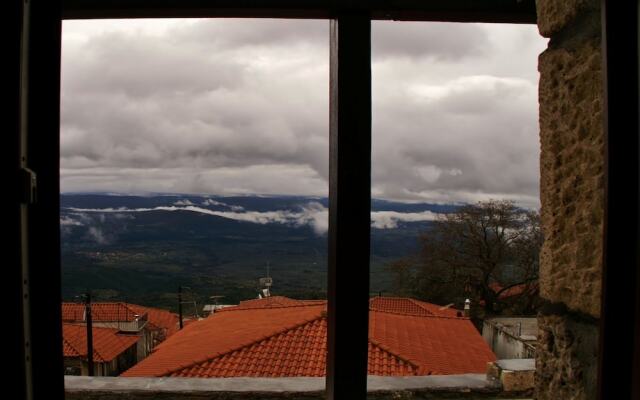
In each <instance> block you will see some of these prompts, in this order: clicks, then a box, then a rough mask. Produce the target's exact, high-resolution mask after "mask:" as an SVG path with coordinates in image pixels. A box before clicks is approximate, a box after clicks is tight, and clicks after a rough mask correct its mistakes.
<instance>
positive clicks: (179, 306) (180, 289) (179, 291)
mask: <svg viewBox="0 0 640 400" xmlns="http://www.w3.org/2000/svg"><path fill="white" fill-rule="evenodd" d="M178 315H179V316H180V329H182V286H178Z"/></svg>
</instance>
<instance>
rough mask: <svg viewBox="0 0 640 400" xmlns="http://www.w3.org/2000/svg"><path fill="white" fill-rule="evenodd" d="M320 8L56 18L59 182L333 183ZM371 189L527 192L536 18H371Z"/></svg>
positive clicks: (190, 189)
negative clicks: (59, 30) (210, 16)
mask: <svg viewBox="0 0 640 400" xmlns="http://www.w3.org/2000/svg"><path fill="white" fill-rule="evenodd" d="M328 25H329V24H328V22H327V21H289V20H129V21H115V20H111V21H65V22H64V27H63V29H64V31H63V32H64V33H63V53H62V62H63V65H62V126H61V132H62V133H61V151H62V153H61V154H62V159H61V165H62V170H61V176H62V178H61V179H62V181H61V185H62V190H63V191H64V192H77V191H106V192H125V193H147V192H172V193H206V194H217V195H231V194H253V193H258V194H296V195H314V196H326V195H327V192H328V183H327V176H328V142H329V138H328V120H329V115H328V113H329V108H328V102H329V99H328V92H329V89H328V85H329V62H328V61H329V26H328ZM372 44H373V57H372V66H373V83H372V84H373V178H372V193H373V195H374V196H375V197H378V198H384V199H391V200H402V201H426V202H438V203H442V202H474V201H477V200H482V199H487V198H508V199H513V200H515V201H517V202H518V203H520V204H522V205H525V206H529V207H537V206H538V205H539V201H538V190H539V189H538V186H539V185H538V180H539V167H538V158H539V141H538V124H537V112H538V107H537V82H538V73H537V70H536V65H537V56H538V54H539V53H540V52H541V51H542V50H543V49H544V48H545V46H546V41H545V40H544V39H542V38H541V37H540V36H539V35H538V33H537V29H536V27H535V26H519V25H483V24H444V23H414V22H411V23H409V22H404V23H399V22H374V23H373V27H372Z"/></svg>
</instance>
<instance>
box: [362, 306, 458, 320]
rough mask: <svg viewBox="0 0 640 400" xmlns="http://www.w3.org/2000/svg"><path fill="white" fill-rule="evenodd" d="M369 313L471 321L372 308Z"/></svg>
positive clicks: (445, 316)
mask: <svg viewBox="0 0 640 400" xmlns="http://www.w3.org/2000/svg"><path fill="white" fill-rule="evenodd" d="M369 311H370V312H379V313H384V314H394V315H404V316H405V317H419V318H441V319H455V320H468V319H470V318H469V317H454V316H447V315H436V314H429V315H423V314H412V313H407V312H400V311H388V310H378V309H372V308H370V309H369Z"/></svg>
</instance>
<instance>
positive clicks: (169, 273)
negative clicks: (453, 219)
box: [60, 193, 455, 312]
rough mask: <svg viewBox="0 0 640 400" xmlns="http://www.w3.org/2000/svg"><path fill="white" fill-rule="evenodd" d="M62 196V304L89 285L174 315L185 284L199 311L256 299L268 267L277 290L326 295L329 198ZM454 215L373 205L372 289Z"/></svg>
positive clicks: (109, 296)
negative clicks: (436, 222) (442, 217)
mask: <svg viewBox="0 0 640 400" xmlns="http://www.w3.org/2000/svg"><path fill="white" fill-rule="evenodd" d="M60 200H61V210H60V211H61V216H60V225H61V234H62V272H63V293H62V294H63V297H64V298H65V299H72V298H73V296H75V295H77V294H79V293H81V292H84V291H86V290H88V289H89V290H92V292H93V293H94V296H95V297H97V298H98V299H101V300H116V299H117V300H127V301H130V302H135V303H140V304H143V305H153V306H160V307H162V306H164V307H167V308H173V309H175V308H176V305H177V303H176V294H175V293H176V291H177V287H178V285H183V286H188V287H190V289H189V290H187V292H188V293H190V294H188V295H187V297H188V296H190V295H191V296H193V300H195V301H196V302H197V304H198V305H202V304H203V303H205V302H207V301H208V297H209V296H211V295H224V296H225V298H224V299H222V300H221V302H222V303H237V302H238V301H239V300H244V299H248V298H253V297H255V296H256V295H257V290H256V289H257V288H256V286H257V279H258V278H260V277H262V276H264V275H265V274H266V273H267V266H268V268H269V273H270V275H271V276H272V277H273V280H274V284H273V292H274V293H276V294H281V295H286V296H290V297H294V298H296V297H297V298H323V297H325V296H326V270H327V237H326V229H327V216H328V214H327V212H328V210H327V206H328V201H327V199H326V198H316V197H301V196H235V197H219V196H204V195H202V196H198V195H180V194H154V195H147V196H130V195H120V194H96V193H87V194H63V195H61V198H60ZM453 209H455V207H454V206H447V205H435V204H426V203H419V204H407V203H399V202H391V201H384V200H373V202H372V230H371V232H372V237H371V243H372V276H371V291H372V292H378V291H388V290H389V285H390V277H389V274H388V273H387V271H386V270H385V268H384V265H385V264H386V263H388V262H389V261H392V260H394V259H397V258H400V257H403V256H406V255H408V254H411V253H413V252H415V251H416V250H417V248H418V243H417V237H418V235H419V232H420V231H423V230H425V229H428V227H429V224H430V220H432V219H433V218H434V217H435V216H436V215H437V213H442V212H449V211H451V210H453ZM352 267H353V268H357V266H352ZM185 308H186V310H187V312H190V310H189V306H185Z"/></svg>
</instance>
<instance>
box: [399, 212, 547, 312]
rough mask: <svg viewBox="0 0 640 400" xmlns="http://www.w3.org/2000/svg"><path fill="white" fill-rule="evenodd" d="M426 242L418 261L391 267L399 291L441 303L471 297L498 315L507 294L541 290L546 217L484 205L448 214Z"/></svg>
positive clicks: (426, 236) (423, 239) (425, 237)
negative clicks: (541, 257)
mask: <svg viewBox="0 0 640 400" xmlns="http://www.w3.org/2000/svg"><path fill="white" fill-rule="evenodd" d="M420 242H421V244H422V248H421V252H420V254H419V255H418V256H417V257H416V258H415V259H413V260H411V259H405V260H403V261H402V262H400V263H395V264H392V265H390V268H391V270H392V271H394V272H395V273H396V278H398V279H396V282H394V283H395V284H396V290H401V291H402V292H404V293H407V292H411V293H413V294H414V295H417V296H419V297H421V298H425V299H427V300H431V301H434V302H441V303H450V302H456V303H458V302H463V301H464V299H465V298H467V297H468V298H472V299H473V300H474V301H475V302H476V304H478V305H483V307H484V312H485V313H486V314H495V313H496V312H498V311H499V309H500V308H502V307H503V306H504V304H503V303H504V298H505V297H507V295H508V297H510V298H512V300H513V298H515V297H517V296H516V295H515V294H514V293H516V292H518V290H516V289H521V290H520V294H521V295H522V296H530V295H531V294H532V292H533V290H532V289H533V288H535V287H537V286H534V285H537V279H538V264H539V251H540V247H541V245H542V232H541V230H540V216H539V214H538V213H537V212H535V211H529V210H523V209H521V208H518V207H517V206H516V205H515V204H514V203H513V202H511V201H505V200H491V201H485V202H479V203H477V204H474V205H467V206H463V207H460V208H459V209H458V210H457V211H456V212H452V213H448V214H443V215H442V217H441V218H440V219H438V220H436V221H435V222H434V224H433V226H432V228H431V229H429V230H427V231H426V232H424V233H423V234H422V235H421V237H420ZM400 274H401V275H402V279H399V276H400ZM400 285H403V287H400ZM524 303H526V304H531V302H529V301H526V302H524Z"/></svg>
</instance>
